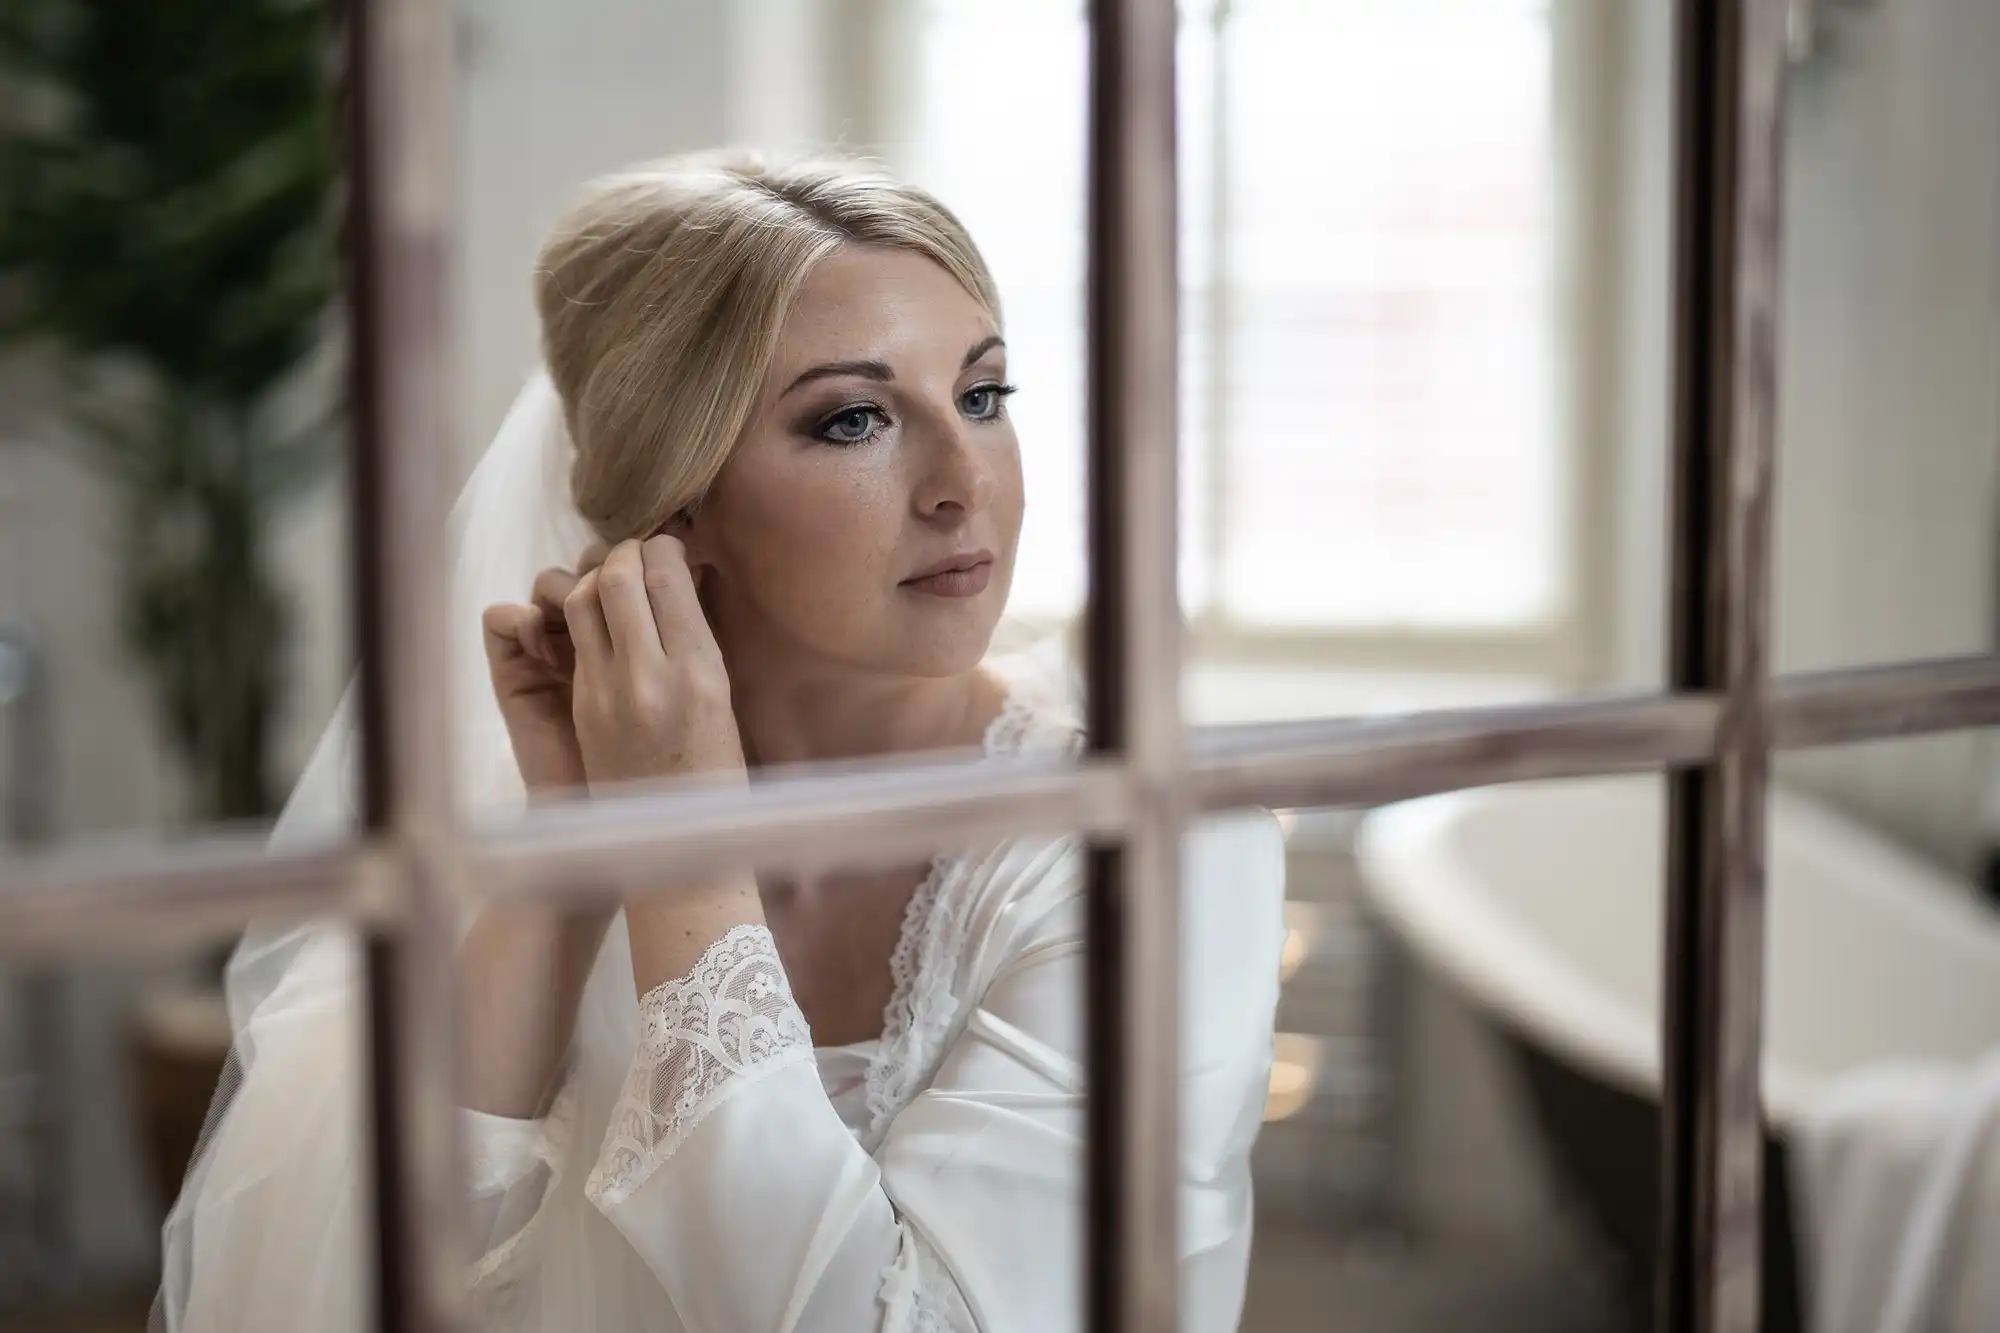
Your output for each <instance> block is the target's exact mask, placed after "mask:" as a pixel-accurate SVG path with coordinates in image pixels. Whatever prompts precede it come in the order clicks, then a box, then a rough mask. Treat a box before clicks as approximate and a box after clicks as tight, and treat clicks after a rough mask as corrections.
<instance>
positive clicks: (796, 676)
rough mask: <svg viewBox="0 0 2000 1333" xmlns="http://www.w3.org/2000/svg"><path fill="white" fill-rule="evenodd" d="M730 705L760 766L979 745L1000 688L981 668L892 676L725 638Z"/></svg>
mask: <svg viewBox="0 0 2000 1333" xmlns="http://www.w3.org/2000/svg"><path fill="white" fill-rule="evenodd" d="M718 638H719V640H720V646H721V647H722V652H723V659H724V661H726V662H727V663H728V668H729V693H730V701H731V703H732V705H733V707H734V709H735V713H736V725H737V728H738V730H739V731H740V732H741V734H742V738H743V751H744V755H745V757H746V758H748V759H749V761H750V763H751V764H752V765H753V766H768V765H778V764H793V763H804V762H808V761H813V760H830V759H851V758H860V757H865V756H871V755H882V754H897V753H905V752H911V751H923V750H946V749H957V748H964V747H968V746H976V745H978V744H979V742H980V739H981V737H982V736H983V735H984V734H985V731H986V726H987V724H988V723H989V722H991V721H992V719H993V717H994V715H995V714H996V713H998V712H999V711H1000V707H1001V703H1002V700H1003V696H1004V693H1005V691H1004V689H1003V687H1002V686H1001V685H1000V684H999V683H998V682H997V681H995V680H994V679H993V678H992V677H991V676H989V675H988V674H987V673H986V672H984V671H982V670H980V669H978V668H977V667H975V668H973V669H971V670H969V671H964V672H960V673H959V674H957V675H952V676H938V677H925V676H892V675H885V674H882V673H880V672H870V671H861V670H856V669H854V668H852V667H846V666H842V665H839V664H835V663H829V662H826V661H824V660H822V659H815V658H812V657H810V656H809V655H807V654H805V653H802V652H800V651H799V650H798V649H797V648H796V647H795V646H792V645H785V646H780V645H777V644H773V643H770V642H768V641H766V642H752V641H751V640H752V639H753V638H755V639H763V638H765V636H761V635H759V636H751V635H743V634H724V635H718Z"/></svg>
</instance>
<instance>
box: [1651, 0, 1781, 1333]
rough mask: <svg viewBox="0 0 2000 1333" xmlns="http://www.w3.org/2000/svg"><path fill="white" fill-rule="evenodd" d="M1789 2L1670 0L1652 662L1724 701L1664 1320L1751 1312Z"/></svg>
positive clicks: (1702, 842) (1690, 881)
mask: <svg viewBox="0 0 2000 1333" xmlns="http://www.w3.org/2000/svg"><path fill="white" fill-rule="evenodd" d="M1785 10H1786V5H1785V0H1682V4H1681V6H1680V12H1679V34H1678V51H1677V59H1678V67H1677V70H1676V76H1675V83H1676V94H1675V95H1676V108H1675V133H1676V135H1677V143H1676V150H1675V152H1676V164H1675V165H1676V182H1675V188H1676V199H1675V228H1676V238H1675V255H1674V261H1675V265H1676V274H1675V290H1676V296H1675V304H1676V310H1675V317H1674V356H1675V370H1674V376H1675V383H1674V392H1675V403H1674V411H1675V425H1674V453H1675V494H1674V502H1673V503H1674V513H1673V522H1672V529H1671V531H1672V541H1673V553H1672V563H1673V590H1672V599H1671V605H1672V614H1673V626H1672V635H1671V648H1670V663H1669V670H1670V676H1671V685H1672V688H1674V689H1676V690H1716V691H1719V692H1721V694H1722V696H1723V718H1722V723H1721V728H1720V752H1719V754H1718V756H1717V758H1716V760H1715V761H1714V762H1713V763H1711V764H1706V765H1702V766H1700V767H1697V768H1690V769H1683V770H1678V771H1676V772H1674V773H1672V774H1671V776H1670V779H1669V836H1668V850H1667V860H1668V865H1667V885H1668V900H1667V944H1666V948H1667V957H1666V967H1665V973H1664V975H1665V987H1666V994H1665V1002H1664V1004H1663V1006H1662V1008H1663V1024H1664V1032H1663V1039H1664V1040H1663V1051H1664V1070H1663V1091H1662V1110H1663V1117H1664V1119H1663V1135H1662V1163H1661V1170H1662V1184H1663V1190H1662V1211H1663V1217H1662V1219H1661V1236H1660V1246H1661V1250H1660V1260H1661V1262H1660V1274H1659V1277H1660V1293H1659V1297H1660V1309H1661V1325H1660V1326H1661V1328H1662V1329H1663V1330H1667V1333H1751V1331H1752V1330H1754V1329H1755V1328H1756V1327H1757V1326H1758V1322H1759V1318H1760V1290H1759V1269H1760V1264H1761V1259H1762V1228H1761V1211H1762V1187H1763V1169H1764V1168H1763V1133H1764V1131H1763V1116H1762V1104H1761V1097H1760V1087H1759V1061H1760V1050H1761V1036H1762V1026H1763V1014H1762V1008H1763V990H1762V985H1763V944H1764V905H1765V895H1764V880H1765V864H1764V862H1765V855H1764V850H1765V813H1766V810H1765V802H1766V795H1767V787H1768V782H1769V766H1770V751H1769V744H1770V735H1769V721H1768V710H1767V699H1766V696H1767V688H1768V675H1769V672H1768V667H1769V663H1768V639H1769V628H1770V618H1771V612H1770V599H1771V589H1770V583H1771V579H1770V559H1771V557H1770V542H1771V532H1770V529H1771V489H1772V472H1773V452H1774V439H1775V413H1776V378H1777V366H1776V361H1777V287H1778V263H1779V245H1780V235H1779V215H1780V196H1781V190H1782V182H1781V179H1780V163H1781V157H1782V132H1783V92H1784V72H1785V61H1784V25H1785Z"/></svg>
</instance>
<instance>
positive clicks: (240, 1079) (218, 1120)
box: [151, 372, 678, 1333]
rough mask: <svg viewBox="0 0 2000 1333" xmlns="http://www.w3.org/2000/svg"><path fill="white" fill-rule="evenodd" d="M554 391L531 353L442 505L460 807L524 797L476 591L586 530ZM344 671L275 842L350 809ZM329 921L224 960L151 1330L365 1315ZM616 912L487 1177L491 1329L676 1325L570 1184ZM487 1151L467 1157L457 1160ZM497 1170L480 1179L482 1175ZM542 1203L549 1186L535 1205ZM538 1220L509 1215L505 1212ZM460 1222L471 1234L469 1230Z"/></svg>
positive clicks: (356, 995)
mask: <svg viewBox="0 0 2000 1333" xmlns="http://www.w3.org/2000/svg"><path fill="white" fill-rule="evenodd" d="M571 453H572V448H571V444H570V441H569V437H568V433H567V431H566V429H565V427H564V424H563V415H562V407H561V402H560V400H559V399H558V397H557V395H556V393H555V390H554V388H553V386H552V385H551V384H550V383H549V380H548V378H547V376H546V375H545V374H543V373H539V372H538V373H537V374H536V375H535V376H534V377H533V378H531V379H530V380H529V382H528V384H527V386H526V387H525V388H524V389H523V390H522V391H521V393H520V395H519V397H517V398H516V399H515V402H514V405H513V407H512V408H511V409H510V410H509V412H508V414H507V417H506V419H505V421H504V422H503V423H502V424H501V427H500V430H499V433H498V434H497V435H496V436H495V437H494V440H493V442H492V443H491V445H489V446H488V448H487V451H486V453H485V455H484V456H483V457H482V458H481V460H480V463H479V466H478V467H477V468H476V469H475V470H474V472H473V474H472V477H471V479H470V480H469V481H468V482H467V483H466V486H465V489H464V491H463V492H461V494H460V496H459V499H458V502H457V504H456V505H455V506H454V507H453V509H452V526H453V534H454V541H455V543H456V547H457V554H456V561H455V565H454V570H453V581H452V589H451V601H450V607H451V615H452V622H451V631H450V638H451V652H452V662H451V666H450V671H451V676H450V680H451V686H452V698H453V708H454V712H455V717H454V723H455V732H454V735H455V748H456V750H457V760H458V766H457V778H458V783H459V788H458V789H459V792H460V793H461V799H462V801H463V802H464V804H465V806H466V813H467V815H468V816H471V815H477V814H484V815H491V814H493V813H495V812H498V811H504V810H505V809H506V808H508V807H510V806H512V807H515V808H518V807H519V806H520V805H521V803H522V801H523V789H522V785H521V780H520V776H519V773H518V770H517V769H516V768H515V765H514V759H513V754H512V751H511V749H510V747H509V745H508V741H507V735H506V730H505V727H504V725H503V723H502V721H501V717H500V710H499V706H498V704H497V703H496V702H495V700H494V698H493V694H492V689H491V687H490V685H489V683H488V679H487V672H486V665H485V658H484V651H483V646H482V644H481V642H480V627H479V616H480V611H481V610H482V608H484V607H485V606H487V605H490V604H492V603H494V602H515V601H521V600H523V599H524V598H525V597H526V596H527V593H528V589H529V587H530V585H531V583H532V581H533V578H534V575H535V574H536V572H537V571H539V570H541V569H543V568H545V567H547V566H550V565H566V564H569V563H571V562H572V561H574V560H575V558H576V556H577V554H578V553H579V552H580V551H581V550H582V548H583V547H584V545H585V544H586V543H587V542H588V541H589V539H590V537H591V535H592V534H591V532H590V529H589V527H588V525H587V524H586V523H585V522H584V521H583V519H582V517H581V516H580V515H579V514H578V513H577V512H576V509H575V507H574V505H573V504H572V503H571V502H570V499H569V494H570V491H569V463H570V457H571ZM357 745H358V738H357V735H356V726H355V700H354V689H353V687H352V686H351V685H350V687H349V689H348V691H347V694H346V696H345V697H343V698H342V700H341V702H340V706H339V708H338V710H337V711H336V712H335V714H334V717H333V721H332V722H331V723H330V724H329V725H328V726H327V729H326V731H325V733H324V734H323V735H322V736H321V738H320V741H319V744H318V745H317V747H316V748H315V749H314V751H313V754H312V757H311V759H310V760H309V761H308V763H307V765H306V770H305V773H304V775H303V776H302V777H301V779H300V780H299V784H298V786H297V787H296V788H295V789H294V791H293V793H292V796H291V799H290V800H289V801H288V802H287V803H286V806H285V809H284V812H283V814H282V815H281V816H280V817H279V819H278V823H277V827H276V830H275V832H274V833H273V835H272V841H273V843H274V844H283V845H288V846H296V845H299V844H302V843H308V842H312V841H320V840H328V839H334V838H338V837H341V836H343V835H344V834H345V833H346V831H347V830H349V829H350V828H352V827H353V826H354V824H355V822H356V811H357V804H356V792H355V785H354V784H355V773H356V764H355V760H356V750H357ZM357 946H358V939H357V937H356V935H355V932H354V931H353V930H352V929H350V928H349V927H347V926H345V925H343V924H341V923H339V922H316V923H311V924H307V925H302V926H291V927H289V928H285V929H278V930H267V929H257V928H253V929H252V930H250V931H249V932H247V933H246V935H245V936H244V938H243V940H242V942H241V943H240V944H239V945H238V947H237V949H236V951H235V954H234V956H233V957H232V958H231V959H230V963H229V968H228V973H227V980H226V984H227V990H228V1002H229V1014H230V1022H231V1027H232V1030H233V1031H234V1033H235V1040H234V1045H233V1048H232V1051H231V1054H230V1059H229V1066H228V1069H227V1070H226V1072H225V1073H224V1075H223V1077H222V1081H221V1083H220V1085H219V1086H218V1087H217V1089H216V1094H215V1100H214V1102H213V1104H212V1106H211V1108H210V1111H209V1117H208V1123H207V1125H206V1127H205V1128H204V1130H203V1133H202V1138H201V1143H200V1146H199V1147H198V1148H197V1150H196V1153H195V1157H194V1160H193V1163H192V1164H191V1166H190V1167H189V1170H188V1174H187V1178H186V1180H185V1182H184V1184H183V1186H182V1189H181V1193H180V1196H179V1198H178V1199H177V1200H176V1202H175V1204H174V1207H173V1209H172V1211H171V1212H170V1213H169V1215H168V1217H167V1220H166V1223H165V1225H164V1226H163V1227H162V1230H161V1241H162V1255H161V1259H162V1264H161V1274H162V1276H161V1285H160V1292H159V1296H158V1298H157V1299H156V1301H155V1303H154V1307H153V1315H152V1324H151V1327H152V1328H153V1329H154V1330H156V1331H157V1333H236V1331H238V1330H241V1331H242V1333H253V1331H254V1333H269V1331H270V1330H276V1329H285V1330H296V1331H299V1333H359V1331H360V1330H364V1329H367V1328H369V1327H370V1326H371V1322H372V1303H371V1298H370V1292H371V1291H372V1279H371V1278H370V1275H369V1270H370V1267H371V1250H370V1247H369V1242H368V1236H369V1234H370V1221H369V1213H368V1208H369V1192H368V1190H367V1187H366V1183H365V1182H366V1181H367V1180H368V1179H369V1178H370V1172H369V1170H368V1163H367V1160H366V1157H365V1143H366V1137H365V1120H364V1116H363V1106H364V1104H365V1103H364V1099H365V1095H366V1090H365V1087H364V1080H365V1067H366V1061H365V1058H364V1050H363V1046H362V1042H363V1032H364V1028H363V1022H362V1014H363V1010H362V986H361V981H362V976H361V964H360V956H361V955H360V950H359V948H358V947H357ZM629 959H630V954H629V950H628V946H627V942H626V936H625V929H624V921H623V918H622V916H621V917H620V918H619V919H618V920H617V921H616V922H615V923H614V924H613V926H612V929H611V931H610V932H609V934H608V936H607V939H606V942H605V945H604V948H603V949H602V950H601V952H600V954H599V957H598V962H597V967H596V969H595V970H594V972H593V973H592V976H591V979H590V982H589V984H588V987H587V988H586V991H585V995H584V1000H583V1007H582V1010H581V1012H580V1014H579V1017H578V1021H577V1030H576V1038H575V1044H574V1047H573V1049H572V1052H571V1078H570V1091H569V1093H568V1094H566V1097H565V1102H566V1106H565V1109H564V1117H565V1119H566V1120H567V1121H568V1128H569V1130H570V1132H569V1133H568V1134H566V1135H563V1136H560V1137H561V1139H562V1142H560V1143H557V1142H555V1141H554V1140H555V1139H556V1137H557V1136H553V1135H551V1136H546V1137H545V1138H543V1139H542V1141H541V1145H540V1156H539V1158H538V1159H536V1160H535V1165H534V1169H533V1170H531V1171H529V1172H528V1174H527V1175H525V1176H523V1177H521V1178H520V1179H518V1180H512V1181H511V1182H509V1181H502V1182H500V1185H499V1187H498V1188H497V1191H496V1192H494V1193H493V1194H492V1197H491V1199H490V1200H489V1201H488V1202H489V1206H488V1207H487V1208H486V1210H485V1215H484V1216H482V1217H477V1218H475V1220H474V1225H475V1226H478V1225H481V1224H485V1225H488V1226H490V1227H491V1235H490V1236H489V1237H488V1238H486V1240H487V1243H488V1244H489V1245H490V1244H491V1242H492V1240H493V1239H497V1238H498V1237H501V1236H511V1237H512V1239H511V1240H510V1241H508V1242H507V1244H505V1245H503V1246H501V1247H500V1248H499V1249H497V1250H493V1251H491V1252H489V1254H488V1255H487V1258H486V1264H485V1266H486V1268H487V1269H488V1270H493V1269H495V1268H496V1267H498V1268H501V1269H502V1273H499V1274H489V1276H500V1275H503V1274H504V1272H513V1271H518V1272H519V1274H520V1276H519V1277H518V1279H516V1280H512V1281H509V1282H507V1283H506V1284H505V1286H506V1288H507V1289H506V1299H505V1301H504V1302H501V1303H500V1304H501V1305H504V1307H505V1308H504V1309H501V1308H497V1307H496V1308H491V1309H490V1310H489V1320H488V1325H487V1326H488V1327H496V1328H497V1327H507V1328H519V1329H524V1330H544V1329H546V1330H569V1329H596V1328H605V1329H613V1328H615V1329H619V1330H632V1331H633V1333H642V1331H643V1330H651V1329H656V1328H657V1329H663V1330H671V1329H674V1328H676V1327H678V1325H677V1324H676V1323H675V1322H674V1320H673V1316H672V1314H671V1310H670V1308H669V1307H668V1305H667V1302H666V1301H665V1300H663V1299H662V1293H661V1292H660V1290H659V1286H658V1284H657V1282H655V1281H654V1280H653V1279H652V1278H651V1276H650V1274H648V1273H647V1272H646V1270H645V1268H644V1267H643V1265H642V1264H641V1263H640V1261H639V1260H638V1257H637V1256H636V1255H634V1254H633V1253H632V1252H631V1250H630V1248H629V1247H628V1246H627V1245H626V1244H625V1242H624V1240H623V1238H622V1237H621V1236H619V1234H618V1233H617V1231H616V1230H615V1229H613V1228H612V1227H611V1225H610V1224H609V1223H608V1222H606V1221H604V1220H603V1219H602V1218H601V1217H600V1216H599V1215H598V1214H597V1212H596V1210H595V1209H594V1208H591V1207H590V1206H589V1205H588V1203H587V1201H586V1200H585V1199H584V1197H583V1192H582V1187H581V1182H582V1180H583V1178H584V1176H585V1175H586V1174H587V1172H588V1165H589V1164H588V1158H590V1157H591V1156H594V1154H595V1151H596V1147H597V1144H598V1142H599V1140H600V1138H601V1136H602V1130H603V1126H604V1124H605V1122H606V1120H607V1119H608V1117H609V1114H610V1107H611V1104H612V1101H613V1100H614V1098H615V1097H616V1095H617V1090H618V1085H619V1083H620V1081H621V1079H622V1078H623V1075H624V1071H625V1066H626V1064H627V1062H628V1061H629V1059H630V1057H631V1052H632V1051H633V1049H634V1048H635V1047H636V1045H637V1042H638V1008H637V1004H636V1001H635V999H634V996H633V993H632V986H631V965H630V961H629ZM495 1169H496V1167H495V1164H493V1163H490V1162H482V1161H479V1160H475V1161H474V1162H473V1164H472V1173H471V1175H472V1178H473V1180H474V1181H475V1190H477V1188H478V1186H477V1182H478V1181H479V1180H480V1179H481V1173H482V1172H486V1173H488V1175H489V1176H490V1174H491V1172H492V1171H493V1170H495ZM491 1183H492V1182H491V1181H490V1180H489V1184H491ZM544 1201H545V1203H544ZM529 1214H532V1215H533V1221H532V1222H530V1223H529V1224H528V1225H527V1226H526V1228H525V1229H521V1227H520V1224H521V1219H522V1218H523V1216H525V1215H529ZM475 1239H481V1238H479V1237H475Z"/></svg>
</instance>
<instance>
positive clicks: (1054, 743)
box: [981, 637, 1083, 756]
mask: <svg viewBox="0 0 2000 1333" xmlns="http://www.w3.org/2000/svg"><path fill="white" fill-rule="evenodd" d="M981 667H982V669H984V670H985V672H986V674H987V675H988V676H989V677H990V678H991V679H992V680H993V681H994V683H996V684H997V685H998V686H999V687H1000V691H1001V703H1000V710H999V712H998V713H996V714H995V715H994V718H993V720H992V722H991V723H990V724H989V725H988V726H987V728H986V746H985V749H986V753H987V754H988V755H989V756H990V755H1006V754H1034V753H1050V752H1053V753H1061V752H1069V753H1077V752H1080V751H1081V750H1082V749H1083V686H1082V679H1081V677H1080V676H1079V675H1078V673H1077V671H1076V668H1075V664H1074V663H1073V662H1072V661H1071V660H1070V658H1069V655H1068V653H1067V652H1066V651H1065V649H1064V646H1063V643H1062V641H1061V639H1060V638H1054V637H1052V638H1049V639H1044V640H1042V641H1041V642H1038V643H1034V644H1030V645H1029V646H1027V647H1024V648H1019V649H1015V650H1014V651H1011V652H1006V653H998V654H995V655H993V656H991V657H988V658H987V659H986V660H985V661H984V662H983V663H981Z"/></svg>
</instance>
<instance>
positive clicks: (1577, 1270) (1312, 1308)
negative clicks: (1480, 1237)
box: [1242, 1223, 1639, 1333]
mask: <svg viewBox="0 0 2000 1333" xmlns="http://www.w3.org/2000/svg"><path fill="white" fill-rule="evenodd" d="M1460 1330H1466V1331H1467V1333H1639V1330H1638V1328H1637V1327H1636V1325H1635V1324H1634V1322H1633V1321H1631V1320H1629V1319H1627V1318H1624V1317H1621V1316H1620V1314H1618V1313H1616V1312H1615V1306H1614V1302H1613V1300H1612V1298H1611V1295H1610V1290H1609V1282H1608V1280H1607V1279H1605V1278H1604V1276H1603V1275H1602V1274H1595V1273H1591V1272H1589V1271H1586V1269H1585V1268H1584V1266H1582V1265H1578V1264H1574V1263H1554V1262H1551V1261H1550V1260H1547V1259H1533V1258H1529V1257H1527V1256H1525V1255H1523V1254H1518V1253H1509V1252H1508V1251H1507V1250H1506V1249H1505V1248H1504V1247H1490V1246H1489V1247H1482V1248H1480V1249H1478V1250H1476V1251H1473V1250H1463V1249H1459V1250H1454V1249H1450V1248H1441V1247H1431V1248H1426V1247H1420V1246H1411V1245H1404V1244H1397V1243H1393V1242H1388V1241H1375V1242H1355V1241H1351V1240H1348V1241H1343V1240H1339V1239H1336V1238H1335V1237H1334V1236H1333V1235H1332V1234H1331V1233H1328V1232H1325V1231H1317V1230H1314V1229H1312V1228H1310V1227H1305V1226H1299V1225H1296V1224H1292V1225H1285V1224H1269V1223H1263V1224H1260V1225H1259V1228H1258V1231H1257V1239H1256V1244H1255V1248H1254V1250H1253V1252H1252V1256H1251V1261H1250V1289H1249V1294H1248V1296H1247V1298H1246V1299H1245V1302H1244V1313H1243V1325H1242V1333H1459V1331H1460Z"/></svg>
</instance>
